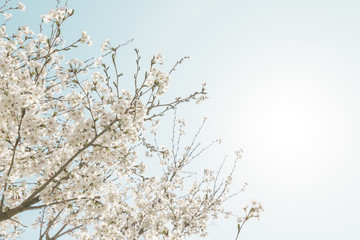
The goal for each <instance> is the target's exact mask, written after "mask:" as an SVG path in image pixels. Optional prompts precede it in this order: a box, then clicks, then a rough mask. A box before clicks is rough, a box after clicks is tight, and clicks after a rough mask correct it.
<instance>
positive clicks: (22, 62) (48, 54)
mask: <svg viewBox="0 0 360 240" xmlns="http://www.w3.org/2000/svg"><path fill="white" fill-rule="evenodd" d="M18 10H20V11H24V10H25V6H24V5H23V4H22V3H13V2H12V1H10V0H7V1H5V3H3V5H2V6H0V13H2V14H3V16H4V19H5V20H4V23H3V24H2V25H1V27H0V58H1V59H0V237H1V238H2V239H16V238H17V237H19V236H21V235H22V234H23V232H24V229H26V228H27V227H30V226H25V225H24V224H23V223H22V219H21V217H20V216H21V214H22V213H24V212H28V211H32V212H33V213H34V214H33V216H34V221H33V224H32V227H35V228H36V229H38V232H39V236H36V237H35V238H36V239H37V238H39V239H47V240H48V239H61V238H63V239H65V238H66V239H68V238H75V239H183V238H186V237H187V236H192V235H200V236H206V234H207V224H208V222H209V220H211V219H214V218H218V216H219V215H222V214H223V215H225V216H230V215H232V213H230V212H227V211H225V210H224V209H223V203H224V201H225V200H226V199H227V198H229V197H231V196H232V195H231V194H230V193H229V187H230V184H231V181H232V174H233V171H234V168H233V171H231V172H230V173H229V175H228V176H227V177H226V178H224V179H220V177H219V171H220V170H221V168H220V169H219V171H216V172H214V171H211V170H207V169H205V170H203V171H202V172H201V178H200V180H196V179H195V178H193V176H194V173H189V172H188V171H187V170H186V167H187V166H188V165H189V164H190V163H191V162H192V161H193V160H194V159H195V158H196V157H198V156H199V155H200V154H201V153H202V152H203V151H204V150H206V149H207V148H208V147H210V146H211V145H212V144H213V143H216V142H217V141H214V142H213V143H211V144H210V145H208V146H205V147H201V146H202V145H200V144H199V143H197V136H198V134H199V133H200V130H201V129H202V126H203V125H201V127H200V129H199V132H197V134H196V135H195V136H194V139H193V141H192V142H191V143H190V144H189V145H187V146H186V147H185V148H184V149H183V150H181V149H182V148H181V147H180V146H181V144H180V141H181V139H182V136H183V132H184V122H183V121H182V120H179V119H177V117H176V115H175V117H174V127H173V129H172V131H170V132H171V136H172V137H171V144H170V147H169V148H166V147H164V146H158V144H157V140H156V136H157V130H156V128H157V124H158V123H159V120H160V119H162V117H163V116H164V114H166V113H167V112H169V111H174V109H176V107H177V106H178V105H179V104H181V103H185V102H189V101H195V102H197V103H198V102H200V101H202V100H205V99H206V89H205V84H203V85H202V87H201V89H200V90H199V91H196V92H194V93H192V94H190V95H189V96H187V97H177V98H175V99H174V100H173V101H169V102H164V101H163V100H162V99H161V96H162V95H164V94H165V93H166V91H167V89H168V86H169V81H170V76H171V73H172V72H174V71H175V69H176V67H177V66H178V65H179V64H181V63H182V61H184V60H185V59H186V58H187V57H185V58H183V59H181V60H179V61H178V62H177V63H176V64H175V65H174V66H173V67H172V68H170V70H169V71H165V70H163V69H164V68H165V67H164V66H163V57H162V56H161V55H160V54H157V55H155V56H154V57H153V58H152V59H151V60H150V64H149V67H148V69H147V70H145V71H144V72H142V71H141V70H140V54H139V51H138V50H135V54H136V56H137V60H136V63H134V64H136V66H137V69H136V72H135V74H134V78H133V79H132V80H131V81H132V82H133V88H132V89H129V90H125V89H123V88H122V85H121V82H122V81H124V79H122V78H121V77H122V74H121V73H120V68H119V66H118V64H117V59H118V58H117V52H118V50H119V48H121V47H122V46H123V45H113V44H112V43H111V42H110V41H109V40H106V41H104V42H103V44H102V47H101V53H99V56H98V57H97V58H91V59H88V60H85V61H81V60H79V59H66V53H67V52H70V51H71V50H72V49H73V48H76V47H80V46H81V45H91V44H92V42H91V40H90V37H89V36H88V35H87V33H86V32H82V33H81V34H80V33H79V38H78V39H77V40H76V41H74V42H72V43H69V44H67V43H66V42H65V40H64V39H63V37H62V34H61V28H62V25H63V23H64V21H67V20H68V19H69V18H70V17H71V16H72V15H73V14H74V10H72V9H69V8H67V7H66V4H65V6H60V2H59V1H58V5H57V7H56V8H55V9H53V10H51V11H50V12H49V13H48V14H46V15H43V16H42V22H41V25H40V30H39V33H38V34H35V33H34V32H33V31H32V30H31V29H30V28H29V27H28V26H26V25H24V26H19V28H18V29H17V30H16V31H15V32H13V33H9V32H7V28H6V26H7V25H6V23H7V22H8V21H11V20H12V14H11V12H12V11H18ZM46 33H47V34H46ZM84 47H86V46H84ZM142 73H143V74H144V76H143V77H141V76H140V75H142ZM204 122H205V121H204ZM240 154H241V153H240V152H237V153H236V156H235V163H236V160H237V159H239V158H240V157H241V155H240ZM144 159H147V161H148V162H147V161H144ZM149 162H151V164H157V165H158V166H161V168H160V169H161V171H158V172H157V173H149V172H148V171H147V170H146V168H145V166H146V163H149ZM234 167H235V165H234ZM34 210H35V211H34ZM261 210H262V207H261V205H260V204H258V203H256V202H255V203H254V204H253V205H252V206H251V207H245V208H244V211H245V212H246V216H245V217H244V218H239V219H238V221H239V225H238V227H239V228H238V232H240V229H241V227H242V225H243V223H245V222H246V221H247V220H248V219H250V218H251V217H258V215H259V211H261ZM236 237H238V236H236ZM35 238H34V239H35Z"/></svg>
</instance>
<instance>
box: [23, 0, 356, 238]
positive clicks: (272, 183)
mask: <svg viewBox="0 0 360 240" xmlns="http://www.w3.org/2000/svg"><path fill="white" fill-rule="evenodd" d="M54 2H55V1H48V0H47V1H45V0H38V1H30V0H27V1H24V3H25V5H26V7H27V10H26V12H25V13H24V14H22V16H21V17H20V18H18V19H17V20H16V23H19V24H23V23H25V22H26V23H28V24H29V25H32V26H34V27H33V29H34V30H36V29H37V28H36V26H37V24H38V22H39V20H40V17H39V15H40V14H45V13H47V12H48V10H49V9H50V8H52V7H53V6H54ZM69 6H70V7H72V8H74V9H75V16H74V17H73V18H72V19H71V20H69V23H68V25H67V26H66V29H67V30H65V31H64V34H65V35H66V38H67V39H68V40H69V41H71V39H76V38H77V37H78V36H80V32H81V31H84V30H86V31H87V32H88V33H89V34H90V36H91V38H92V40H93V41H94V46H93V47H91V48H86V50H85V51H84V50H79V51H78V52H76V54H78V55H79V56H80V57H86V56H92V55H95V54H99V53H100V52H99V51H98V48H99V47H100V44H101V42H102V41H103V40H104V39H106V38H107V37H109V38H110V39H111V40H112V41H114V42H119V43H122V42H126V41H127V40H129V39H132V38H134V39H135V40H134V42H133V43H131V44H130V45H129V46H128V47H125V48H123V50H122V54H123V58H122V59H123V60H122V64H123V66H124V71H125V72H127V73H128V75H127V76H128V78H129V79H131V74H130V73H132V71H133V70H135V62H134V60H135V55H134V53H133V48H138V49H139V50H140V52H141V54H142V56H143V58H142V62H143V64H144V66H145V65H146V64H147V63H148V62H147V60H149V59H150V58H151V56H152V54H154V53H158V52H160V53H162V54H163V55H164V56H165V61H166V63H167V64H169V65H168V66H169V68H170V66H171V65H172V64H173V63H175V62H176V60H178V59H180V58H181V57H183V56H190V59H189V60H188V61H187V62H185V63H184V64H183V65H182V66H181V67H179V68H178V70H177V71H176V72H175V74H174V75H173V81H172V82H171V86H170V91H169V95H171V96H177V95H184V94H187V93H190V92H191V91H193V90H196V89H198V88H199V87H200V86H201V83H202V82H207V85H208V92H209V100H208V101H207V102H205V103H203V104H201V105H199V106H193V105H188V106H186V107H182V108H181V109H180V113H181V115H182V117H183V118H185V120H187V123H188V125H190V126H189V130H190V132H191V131H192V130H193V129H195V128H196V127H197V126H198V125H199V124H200V122H201V119H202V117H203V116H207V117H208V119H209V121H208V124H207V128H206V130H205V132H204V134H203V136H202V137H203V141H210V139H214V138H219V137H220V138H222V139H223V144H222V145H221V146H220V147H219V148H217V149H215V150H213V152H212V153H211V154H209V156H207V157H206V158H205V159H203V160H200V162H199V164H198V165H199V167H200V166H204V165H205V166H207V167H211V168H216V167H217V166H218V165H219V162H220V161H221V159H222V156H223V155H224V154H226V153H231V152H233V150H236V149H238V148H242V149H244V158H243V160H242V161H241V163H240V167H239V170H238V172H237V173H236V178H235V185H237V186H238V187H240V186H241V184H242V183H243V182H244V181H247V182H248V183H249V186H248V191H247V192H246V193H245V194H242V195H240V196H239V197H238V198H234V199H231V200H230V201H229V202H228V203H227V204H228V206H229V207H230V208H231V209H232V210H233V211H234V212H236V211H239V212H240V211H241V206H242V204H244V203H246V201H247V200H248V199H256V200H259V201H261V202H262V203H263V205H264V206H265V209H266V211H265V212H264V214H263V216H262V217H261V219H260V221H259V222H257V221H254V222H250V223H249V224H248V225H246V226H245V228H244V231H243V232H242V235H241V237H242V239H247V240H263V239H267V240H275V239H276V240H288V239H291V240H318V239H327V240H335V239H336V240H337V239H347V240H352V239H360V233H359V231H358V230H357V229H358V224H359V220H358V217H357V214H358V213H359V212H360V207H359V204H358V203H359V202H360V190H359V187H358V185H359V183H360V174H359V172H360V163H359V159H360V153H359V151H358V150H359V149H360V94H359V93H360V70H359V64H360V48H359V44H360V34H359V33H360V15H359V10H360V2H359V1H355V0H354V1H350V0H342V1H340V0H337V1H331V0H327V1H325V0H311V1H310V0H302V1H295V0H282V1H281V0H252V1H249V0H247V1H243V0H222V1H220V0H206V1H205V0H192V1H190V0H181V1H180V0H171V1H169V0H167V1H165V0H136V1H123V0H103V1H94V0H87V1H85V0H76V1H75V0H73V1H70V2H69ZM74 35H75V36H74ZM211 156H212V157H211ZM235 228H236V226H235V224H234V222H232V221H218V222H216V223H214V224H212V225H211V227H210V235H209V237H208V238H207V239H212V240H215V239H233V238H234V236H235V231H236V229H235Z"/></svg>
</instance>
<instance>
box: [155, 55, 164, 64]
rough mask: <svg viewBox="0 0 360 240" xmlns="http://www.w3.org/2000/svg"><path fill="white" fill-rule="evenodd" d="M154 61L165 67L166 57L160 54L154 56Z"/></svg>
mask: <svg viewBox="0 0 360 240" xmlns="http://www.w3.org/2000/svg"><path fill="white" fill-rule="evenodd" d="M154 61H155V64H160V65H163V64H164V57H163V56H162V55H161V54H160V53H158V54H156V55H155V56H154Z"/></svg>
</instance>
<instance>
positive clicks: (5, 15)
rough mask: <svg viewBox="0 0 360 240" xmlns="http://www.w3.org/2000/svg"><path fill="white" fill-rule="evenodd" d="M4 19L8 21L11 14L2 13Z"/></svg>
mask: <svg viewBox="0 0 360 240" xmlns="http://www.w3.org/2000/svg"><path fill="white" fill-rule="evenodd" d="M4 17H5V18H6V20H9V19H10V18H11V17H12V14H11V13H4Z"/></svg>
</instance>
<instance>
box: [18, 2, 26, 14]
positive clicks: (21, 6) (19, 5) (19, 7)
mask: <svg viewBox="0 0 360 240" xmlns="http://www.w3.org/2000/svg"><path fill="white" fill-rule="evenodd" d="M18 9H19V10H20V11H22V12H23V11H25V5H24V4H23V3H21V2H18Z"/></svg>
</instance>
